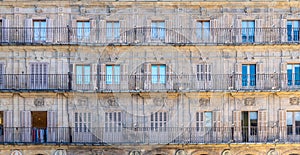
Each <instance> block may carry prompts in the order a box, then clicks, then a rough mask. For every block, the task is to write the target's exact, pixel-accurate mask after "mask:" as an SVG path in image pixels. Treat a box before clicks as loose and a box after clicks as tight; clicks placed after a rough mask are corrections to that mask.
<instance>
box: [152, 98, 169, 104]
mask: <svg viewBox="0 0 300 155" xmlns="http://www.w3.org/2000/svg"><path fill="white" fill-rule="evenodd" d="M153 103H154V104H155V105H156V106H165V104H166V103H167V98H165V97H155V98H153Z"/></svg>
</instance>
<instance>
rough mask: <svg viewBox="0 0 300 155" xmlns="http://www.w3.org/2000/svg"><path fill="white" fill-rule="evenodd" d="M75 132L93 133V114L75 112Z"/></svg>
mask: <svg viewBox="0 0 300 155" xmlns="http://www.w3.org/2000/svg"><path fill="white" fill-rule="evenodd" d="M74 128H75V129H74V132H77V133H86V132H91V128H92V113H91V112H74Z"/></svg>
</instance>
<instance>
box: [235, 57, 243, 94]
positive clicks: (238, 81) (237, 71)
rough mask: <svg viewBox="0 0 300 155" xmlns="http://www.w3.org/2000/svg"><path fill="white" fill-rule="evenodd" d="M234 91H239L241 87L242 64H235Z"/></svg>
mask: <svg viewBox="0 0 300 155" xmlns="http://www.w3.org/2000/svg"><path fill="white" fill-rule="evenodd" d="M234 78H235V79H234V80H235V83H236V84H235V86H236V88H235V89H241V87H242V64H240V63H235V77H234Z"/></svg>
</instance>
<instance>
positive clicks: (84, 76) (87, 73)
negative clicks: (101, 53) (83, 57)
mask: <svg viewBox="0 0 300 155" xmlns="http://www.w3.org/2000/svg"><path fill="white" fill-rule="evenodd" d="M80 68H81V69H80ZM75 69H76V70H75V71H76V84H90V83H91V65H84V64H77V65H76V66H75Z"/></svg>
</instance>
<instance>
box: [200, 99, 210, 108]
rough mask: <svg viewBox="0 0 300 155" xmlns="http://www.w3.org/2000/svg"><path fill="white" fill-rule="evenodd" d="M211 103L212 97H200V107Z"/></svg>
mask: <svg viewBox="0 0 300 155" xmlns="http://www.w3.org/2000/svg"><path fill="white" fill-rule="evenodd" d="M209 105H210V99H209V98H200V99H199V106H200V107H207V106H209Z"/></svg>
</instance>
